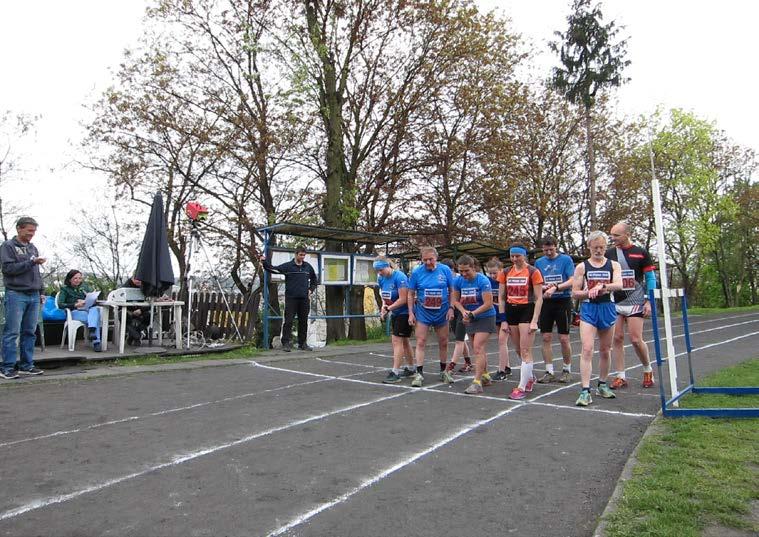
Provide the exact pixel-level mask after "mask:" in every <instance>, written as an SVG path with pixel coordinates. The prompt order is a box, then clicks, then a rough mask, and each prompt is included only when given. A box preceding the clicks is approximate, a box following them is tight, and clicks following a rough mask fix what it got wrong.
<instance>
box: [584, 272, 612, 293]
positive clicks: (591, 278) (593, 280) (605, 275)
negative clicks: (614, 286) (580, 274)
mask: <svg viewBox="0 0 759 537" xmlns="http://www.w3.org/2000/svg"><path fill="white" fill-rule="evenodd" d="M586 278H587V280H588V291H590V290H591V289H593V288H594V287H595V286H596V285H603V284H605V283H607V284H608V283H611V272H609V271H608V270H591V271H588V274H587V276H586Z"/></svg>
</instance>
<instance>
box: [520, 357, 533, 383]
mask: <svg viewBox="0 0 759 537" xmlns="http://www.w3.org/2000/svg"><path fill="white" fill-rule="evenodd" d="M520 370H521V373H520V375H519V388H520V389H521V390H524V388H525V386H527V381H528V380H530V379H531V378H532V362H529V363H527V362H522V367H521V368H520Z"/></svg>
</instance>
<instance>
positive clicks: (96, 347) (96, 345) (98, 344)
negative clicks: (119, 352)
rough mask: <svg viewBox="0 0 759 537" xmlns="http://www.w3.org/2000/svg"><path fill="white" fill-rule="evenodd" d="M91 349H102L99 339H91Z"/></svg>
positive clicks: (96, 350) (98, 350) (97, 350)
mask: <svg viewBox="0 0 759 537" xmlns="http://www.w3.org/2000/svg"><path fill="white" fill-rule="evenodd" d="M92 350H94V351H95V352H101V351H102V350H103V345H102V344H101V343H100V342H99V341H93V342H92Z"/></svg>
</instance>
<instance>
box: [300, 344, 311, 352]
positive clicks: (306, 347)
mask: <svg viewBox="0 0 759 537" xmlns="http://www.w3.org/2000/svg"><path fill="white" fill-rule="evenodd" d="M298 348H299V349H300V350H302V351H312V350H314V349H313V347H309V346H308V345H306V344H305V343H304V344H303V345H298Z"/></svg>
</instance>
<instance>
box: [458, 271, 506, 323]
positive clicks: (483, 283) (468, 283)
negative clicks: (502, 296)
mask: <svg viewBox="0 0 759 537" xmlns="http://www.w3.org/2000/svg"><path fill="white" fill-rule="evenodd" d="M453 288H454V289H455V290H456V291H458V292H459V293H460V297H459V302H461V305H462V306H464V309H466V310H467V311H474V310H476V309H477V308H479V307H480V306H482V305H483V304H484V303H485V301H484V299H483V298H482V295H483V294H485V293H491V294H492V293H493V288H492V286H491V285H490V279H489V278H488V277H487V276H485V275H484V274H481V273H479V272H478V273H476V275H475V278H474V279H473V280H467V279H466V278H464V277H463V276H459V277H458V278H456V281H455V282H454V283H453ZM495 314H496V311H495V308H490V309H489V310H488V311H486V312H484V313H480V314H479V315H478V316H477V317H478V318H480V319H485V318H487V317H494V316H495Z"/></svg>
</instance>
